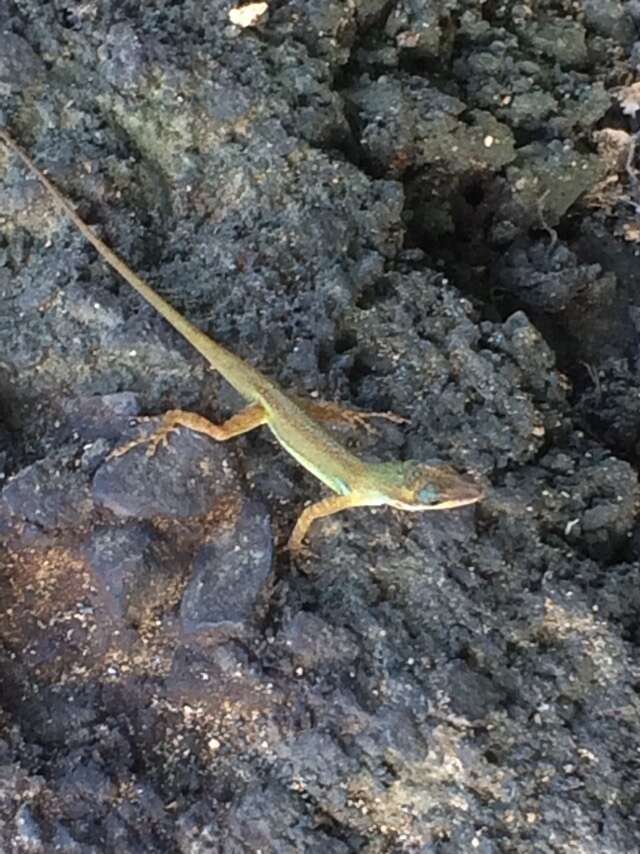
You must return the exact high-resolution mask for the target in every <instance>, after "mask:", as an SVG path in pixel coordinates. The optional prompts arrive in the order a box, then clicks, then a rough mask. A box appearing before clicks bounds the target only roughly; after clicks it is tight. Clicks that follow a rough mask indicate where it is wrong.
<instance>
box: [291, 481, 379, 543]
mask: <svg viewBox="0 0 640 854" xmlns="http://www.w3.org/2000/svg"><path fill="white" fill-rule="evenodd" d="M370 503H371V502H370V500H367V499H366V498H365V496H364V495H360V494H359V493H357V492H352V493H350V494H349V495H329V496H328V497H327V498H323V499H322V501H317V502H316V503H315V504H311V505H310V506H309V507H307V508H305V509H304V510H303V511H302V513H301V514H300V516H299V517H298V521H297V522H296V524H295V527H294V529H293V531H292V532H291V536H290V537H289V542H288V543H287V549H288V550H289V551H290V552H291V553H292V554H293V555H299V554H302V553H304V551H305V548H304V546H303V545H302V541H303V540H304V538H305V536H306V535H307V531H308V530H309V528H310V526H311V525H312V524H313V522H315V520H316V519H322V518H323V517H324V516H333V514H334V513H340V511H341V510H347V509H348V508H349V507H366V506H367V505H370Z"/></svg>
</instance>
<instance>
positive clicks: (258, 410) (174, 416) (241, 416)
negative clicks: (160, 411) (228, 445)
mask: <svg viewBox="0 0 640 854" xmlns="http://www.w3.org/2000/svg"><path fill="white" fill-rule="evenodd" d="M266 422H267V414H266V412H265V410H264V407H263V406H262V404H260V403H254V404H252V405H251V406H247V407H246V409H242V410H241V411H240V412H238V413H236V415H233V416H232V417H231V418H229V419H227V420H226V421H224V422H223V423H222V424H214V423H213V422H212V421H209V420H208V419H207V418H205V417H204V416H202V415H198V414H197V413H196V412H185V410H183V409H170V410H169V411H168V412H165V414H164V415H163V417H162V423H161V424H160V426H159V427H158V429H157V430H155V431H154V432H153V433H151V435H150V436H142V437H141V438H139V439H133V440H132V441H131V442H127V444H126V445H122V447H120V448H116V450H115V451H112V453H111V457H112V458H113V457H121V456H122V455H123V454H126V453H128V452H129V451H130V450H131V449H132V448H135V447H137V446H138V445H148V448H147V454H148V456H150V457H152V456H153V455H154V454H155V452H156V451H157V450H158V448H159V447H160V446H161V445H166V444H167V442H168V441H169V437H170V435H171V434H172V433H173V432H174V431H175V430H177V429H178V428H179V427H187V428H188V429H189V430H195V432H196V433H203V434H204V435H205V436H209V438H211V439H215V441H216V442H226V441H227V439H233V437H234V436H240V435H242V433H248V432H249V431H250V430H254V429H255V428H256V427H260V425H262V424H266Z"/></svg>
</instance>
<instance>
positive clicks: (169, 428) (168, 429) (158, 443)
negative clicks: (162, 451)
mask: <svg viewBox="0 0 640 854" xmlns="http://www.w3.org/2000/svg"><path fill="white" fill-rule="evenodd" d="M145 420H146V419H145ZM176 429H177V426H176V425H175V424H163V425H162V426H160V427H159V428H158V429H157V430H155V431H154V432H153V433H151V435H150V436H140V437H139V438H138V439H132V440H131V441H130V442H127V443H126V444H124V445H121V446H120V447H119V448H115V449H114V450H113V451H111V453H110V454H109V456H108V458H107V459H109V460H113V459H116V458H117V457H122V456H124V455H125V454H128V453H129V451H131V450H133V448H137V447H138V445H146V446H147V457H153V456H154V455H155V454H156V453H157V451H158V448H160V447H165V446H166V445H167V444H168V443H169V437H170V436H171V434H172V433H173V432H174V431H175V430H176Z"/></svg>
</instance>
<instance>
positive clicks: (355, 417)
mask: <svg viewBox="0 0 640 854" xmlns="http://www.w3.org/2000/svg"><path fill="white" fill-rule="evenodd" d="M370 418H383V419H384V420H385V421H393V423H394V424H408V423H409V419H408V418H403V417H402V415H396V414H395V412H359V411H358V410H355V409H345V410H344V420H345V421H346V422H347V423H348V424H351V425H352V426H354V427H363V428H364V429H365V430H366V431H367V433H375V427H372V426H371V425H370V424H369V419H370Z"/></svg>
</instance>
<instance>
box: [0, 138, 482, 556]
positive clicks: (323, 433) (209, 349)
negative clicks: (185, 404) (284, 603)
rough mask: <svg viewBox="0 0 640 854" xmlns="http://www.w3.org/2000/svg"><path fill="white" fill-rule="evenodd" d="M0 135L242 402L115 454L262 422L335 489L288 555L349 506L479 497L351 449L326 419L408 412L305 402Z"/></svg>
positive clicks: (431, 472) (434, 506)
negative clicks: (183, 310) (218, 332)
mask: <svg viewBox="0 0 640 854" xmlns="http://www.w3.org/2000/svg"><path fill="white" fill-rule="evenodd" d="M0 140H2V141H3V142H4V144H5V145H6V146H7V147H8V148H9V150H10V151H12V152H13V153H14V154H15V155H17V156H18V157H19V158H20V160H21V161H22V162H23V163H24V165H25V166H26V167H27V168H28V170H29V171H30V172H31V173H32V174H34V175H35V176H36V177H37V178H38V180H39V181H40V182H41V184H42V185H43V186H44V188H45V190H46V191H47V193H48V194H49V196H50V197H51V198H52V199H53V200H54V201H55V203H56V204H57V205H58V206H59V208H61V209H62V211H63V212H64V214H66V216H67V217H68V218H69V219H70V220H71V222H72V223H73V225H74V226H75V227H76V228H77V229H78V231H79V232H80V233H81V234H82V235H83V236H84V237H85V238H86V240H87V241H88V242H89V243H90V244H91V245H92V246H93V247H94V248H95V249H96V250H97V252H98V254H99V255H100V256H101V258H102V259H103V260H104V261H105V262H106V263H107V264H108V265H109V266H110V267H111V268H112V269H113V270H115V271H116V272H117V273H118V274H119V275H120V276H121V277H122V278H123V279H124V280H125V281H126V282H127V283H128V284H129V285H130V286H131V287H132V288H133V289H134V290H135V291H137V293H138V294H139V295H140V296H141V297H142V298H143V300H145V301H146V302H147V303H148V304H149V305H151V306H152V307H153V308H154V309H155V310H156V311H157V312H158V313H159V314H160V315H161V316H162V317H163V318H164V319H165V320H166V321H168V323H169V324H170V325H171V326H172V327H173V328H174V329H175V330H176V331H177V332H179V333H180V335H182V336H183V338H185V339H186V341H187V342H188V343H189V344H190V345H191V346H192V347H193V348H194V349H195V350H197V351H198V352H199V353H200V354H201V355H202V356H203V357H204V358H205V359H206V361H207V362H208V363H209V364H210V366H211V367H213V368H214V370H216V371H218V373H220V374H221V375H222V376H223V377H224V379H225V380H226V381H227V382H228V383H229V384H230V385H231V386H232V387H233V388H234V389H235V390H236V391H237V392H239V394H240V396H241V397H242V398H244V400H245V401H246V402H247V404H248V405H247V407H246V408H245V409H242V410H241V411H240V412H238V413H236V414H235V415H233V416H232V417H231V418H229V419H227V420H226V421H225V422H223V423H222V424H214V423H212V422H211V421H209V420H208V419H206V418H205V417H203V416H201V415H199V414H197V413H193V412H186V411H184V410H179V409H172V410H169V411H168V412H166V413H165V414H164V416H163V419H162V422H161V424H160V426H159V428H158V429H157V430H155V431H154V432H153V433H152V434H151V435H149V436H145V437H144V438H141V439H135V440H133V441H132V442H129V443H127V444H126V445H124V446H122V447H121V448H119V449H116V451H115V452H114V454H115V455H119V454H122V453H127V452H128V451H129V450H130V449H131V448H132V447H135V446H136V445H139V444H143V443H148V445H149V447H148V448H147V452H148V453H149V454H151V455H152V454H153V453H155V451H156V450H157V448H158V447H159V446H161V445H164V444H165V443H166V442H167V440H168V438H169V437H170V435H171V433H172V432H173V431H175V430H176V429H178V428H180V427H185V428H188V429H191V430H194V431H197V432H198V433H202V434H204V435H206V436H208V437H210V438H211V439H214V440H216V441H226V440H228V439H231V438H233V437H235V436H239V435H241V434H243V433H247V432H249V431H250V430H253V429H254V428H256V427H259V426H261V425H266V426H267V427H268V428H269V429H270V430H271V432H272V434H273V435H274V437H275V439H276V440H277V441H278V442H279V443H280V445H281V446H282V447H283V448H284V450H285V451H287V452H288V453H289V454H290V455H291V456H292V457H293V458H294V459H295V460H296V461H297V462H298V463H300V464H301V465H302V466H303V467H304V468H305V469H307V470H308V471H309V472H311V473H312V474H313V475H315V477H316V478H318V480H320V481H321V482H322V483H323V484H324V485H325V486H327V487H328V488H329V489H330V490H331V491H332V493H333V494H332V495H329V496H327V497H325V498H322V499H321V500H319V501H317V502H315V503H313V504H311V505H309V506H307V507H306V508H305V509H304V510H303V511H302V513H301V514H300V516H299V517H298V520H297V522H296V524H295V526H294V528H293V530H292V532H291V535H290V537H289V540H288V542H287V548H288V550H289V551H290V552H291V553H292V554H293V555H296V554H301V553H304V552H305V551H307V552H308V549H306V547H305V546H304V540H305V537H306V535H307V533H308V531H309V528H310V526H311V525H312V524H313V522H315V521H316V520H317V519H321V518H323V517H327V516H331V515H332V514H334V513H338V512H340V511H342V510H346V509H348V508H351V507H372V506H380V505H388V506H391V507H395V508H397V509H399V510H406V511H424V510H447V509H451V508H455V507H462V506H464V505H468V504H473V503H475V502H477V501H480V500H481V499H482V498H484V489H483V488H482V487H481V486H480V484H478V483H477V482H476V481H475V480H474V479H472V478H471V477H469V476H465V475H461V474H459V473H458V472H457V471H456V470H455V469H454V468H453V467H452V466H449V465H448V464H445V463H440V462H437V463H429V464H427V463H423V462H418V461H415V460H398V461H391V462H369V461H365V460H363V459H361V458H360V457H359V456H357V455H356V454H354V453H352V452H351V451H350V450H348V449H347V448H346V447H345V446H344V445H343V444H341V443H340V442H339V441H338V440H337V439H336V438H335V437H334V435H333V434H332V433H331V432H330V431H329V430H328V429H327V428H326V427H324V426H323V425H324V422H331V421H336V420H345V421H347V422H351V423H357V424H365V426H366V419H367V418H371V417H383V418H389V419H391V420H394V421H399V422H403V421H405V420H406V419H404V418H400V417H399V416H395V415H394V414H393V413H379V412H378V413H374V412H360V411H357V410H350V409H347V408H343V407H341V406H340V405H339V404H335V403H331V402H321V401H307V400H304V399H301V398H298V397H297V396H295V395H292V394H289V393H288V392H285V391H284V390H283V389H282V388H281V387H280V386H279V385H278V384H277V383H276V382H274V381H273V380H272V379H269V378H268V377H267V376H265V375H264V374H263V373H261V372H260V371H259V370H258V369H257V368H255V367H254V366H253V365H251V364H249V363H248V362H246V361H245V360H244V359H242V358H240V357H239V356H237V355H235V354H234V353H233V352H231V351H230V350H228V349H227V348H226V347H224V346H223V345H222V344H220V343H218V342H217V341H215V340H213V339H212V338H210V337H209V336H207V335H205V333H204V332H202V330H200V329H199V328H198V327H197V326H195V325H194V324H192V323H191V322H190V321H189V320H188V319H187V318H186V317H184V316H183V315H182V314H180V312H178V311H177V310H176V309H175V308H174V307H173V306H172V305H170V304H169V303H168V302H167V301H166V300H165V299H164V298H163V297H161V296H160V294H158V293H157V292H156V291H155V290H154V289H153V288H152V287H151V286H150V285H148V284H147V283H146V282H145V281H144V280H143V279H141V278H140V277H139V276H138V275H137V274H136V273H134V272H133V270H131V269H130V268H129V266H128V265H127V264H126V263H125V262H124V261H123V260H122V259H121V258H120V257H119V256H118V255H117V254H116V253H115V252H114V251H113V250H112V249H110V247H109V246H108V245H107V244H106V243H105V242H104V241H103V240H101V238H100V237H98V235H97V234H96V232H95V231H94V230H93V229H92V228H91V227H90V226H89V225H87V224H86V223H85V222H84V220H83V219H81V217H80V216H79V215H78V214H77V213H76V210H75V208H74V206H73V203H72V202H71V200H70V199H69V198H68V197H67V196H66V195H64V194H63V193H62V192H61V191H60V190H59V189H58V188H57V187H56V186H55V185H54V184H53V183H52V182H51V181H50V180H49V178H48V177H47V176H46V175H45V174H44V172H43V171H42V170H41V169H39V168H38V167H37V166H36V164H35V163H34V161H33V160H32V159H31V158H30V157H29V155H28V154H27V153H26V152H25V151H24V150H23V149H22V148H21V147H20V146H19V145H18V144H17V143H16V142H15V141H14V140H13V138H12V137H11V136H10V134H9V133H8V132H7V131H6V130H5V129H3V128H0Z"/></svg>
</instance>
